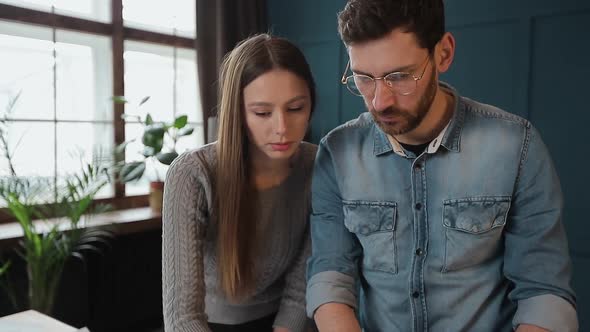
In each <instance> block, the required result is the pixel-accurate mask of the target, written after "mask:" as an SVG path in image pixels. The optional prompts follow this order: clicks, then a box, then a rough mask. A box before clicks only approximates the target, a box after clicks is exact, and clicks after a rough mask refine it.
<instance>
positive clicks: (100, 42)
mask: <svg viewBox="0 0 590 332" xmlns="http://www.w3.org/2000/svg"><path fill="white" fill-rule="evenodd" d="M51 35H52V33H51V29H45V28H38V27H32V26H27V25H23V24H14V23H0V72H1V73H2V75H0V105H6V103H7V102H8V100H9V99H10V98H13V97H15V96H16V95H19V93H20V95H19V98H18V102H17V103H16V104H15V108H14V110H13V112H12V113H11V115H10V117H11V118H14V119H43V120H52V119H54V107H53V100H54V95H53V94H54V88H53V85H54V79H53V78H54V71H53V64H54V59H53V50H54V48H55V49H56V55H57V67H56V68H57V76H56V85H57V118H58V119H60V120H64V119H67V120H103V121H110V120H111V119H112V114H113V111H112V102H111V101H110V96H111V95H112V75H111V72H112V69H111V68H112V64H111V63H112V61H111V54H110V40H109V38H107V37H101V36H94V35H88V34H81V33H74V32H66V31H61V30H58V31H57V32H56V39H57V41H58V42H57V43H56V44H55V46H54V44H53V42H52V41H51V39H52V36H51Z"/></svg>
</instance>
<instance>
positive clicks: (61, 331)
mask: <svg viewBox="0 0 590 332" xmlns="http://www.w3.org/2000/svg"><path fill="white" fill-rule="evenodd" d="M0 331H2V332H76V331H79V330H78V329H77V328H75V327H72V326H69V325H66V324H64V323H62V322H60V321H58V320H55V319H53V318H51V317H49V316H46V315H44V314H42V313H39V312H37V311H35V310H28V311H23V312H19V313H16V314H14V315H9V316H4V317H0ZM86 331H87V330H86Z"/></svg>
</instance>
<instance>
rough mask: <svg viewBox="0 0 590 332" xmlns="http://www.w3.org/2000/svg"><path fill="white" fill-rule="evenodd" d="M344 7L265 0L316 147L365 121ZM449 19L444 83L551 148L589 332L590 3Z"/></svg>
mask: <svg viewBox="0 0 590 332" xmlns="http://www.w3.org/2000/svg"><path fill="white" fill-rule="evenodd" d="M345 3H346V1H345V0H322V1H315V0H314V1H312V0H299V1H291V0H268V6H269V15H270V17H269V21H270V24H271V30H272V31H274V32H275V33H277V34H279V35H282V36H285V37H287V38H290V39H292V40H293V41H295V42H296V43H297V44H298V45H299V46H300V47H301V48H302V49H303V50H304V52H305V54H306V56H307V57H308V60H309V62H310V64H311V66H312V70H313V72H314V75H315V78H316V81H317V84H318V98H319V103H318V108H317V110H316V114H315V115H314V118H313V121H312V139H313V141H315V142H317V141H318V140H319V138H321V137H322V136H323V135H325V134H326V133H327V132H328V131H329V130H330V129H332V128H334V127H335V126H337V125H338V124H340V123H343V122H344V121H346V120H349V119H352V118H355V117H356V116H357V115H358V114H359V113H361V112H363V111H364V106H363V104H362V102H361V99H360V98H358V97H354V96H352V95H350V94H349V93H348V92H347V91H346V89H345V88H343V87H342V86H341V84H340V83H339V82H340V76H341V75H342V70H343V69H344V67H345V65H346V61H347V57H346V51H345V49H344V48H343V46H342V44H341V42H340V40H339V38H338V33H337V29H336V14H337V12H338V11H339V10H340V9H341V8H342V7H343V6H344V4H345ZM446 11H447V13H446V14H447V27H448V30H449V31H451V32H452V33H453V34H454V35H455V37H456V40H457V51H456V56H455V61H454V64H453V66H452V68H451V70H450V71H449V72H448V73H447V74H445V75H444V76H443V78H442V79H443V80H445V81H447V82H449V83H451V84H452V85H453V86H455V87H456V88H457V89H458V90H459V91H460V92H461V93H462V94H463V95H465V96H468V97H472V98H474V99H477V100H480V101H483V102H486V103H490V104H494V105H496V106H499V107H501V108H504V109H505V110H507V111H509V112H512V113H515V114H518V115H521V116H523V117H525V118H527V119H529V120H531V122H532V123H533V124H534V125H535V126H536V127H537V128H538V129H539V130H540V132H541V134H542V135H543V138H544V140H545V142H546V143H547V145H548V146H549V149H550V151H551V154H552V156H553V159H554V161H555V164H556V167H557V171H558V173H559V175H560V178H561V183H562V187H563V190H564V195H565V199H566V203H565V216H564V222H565V225H566V229H567V233H568V237H569V241H570V251H571V254H572V258H573V262H574V280H573V286H574V288H575V290H576V292H577V294H578V314H579V317H580V322H581V331H590V283H589V282H588V281H590V221H589V219H590V194H589V191H590V172H588V170H587V168H588V161H589V159H590V157H589V154H590V145H588V143H587V141H588V138H586V137H585V133H586V130H589V128H588V124H590V107H589V106H588V105H589V103H588V97H589V96H590V92H589V91H588V90H590V83H589V79H590V36H589V35H590V1H587V0H585V1H583V0H559V1H555V0H521V1H508V0H477V1H473V0H447V1H446ZM589 132H590V130H589ZM587 222H588V223H589V224H588V225H587V224H586V223H587ZM539 264H543V262H539Z"/></svg>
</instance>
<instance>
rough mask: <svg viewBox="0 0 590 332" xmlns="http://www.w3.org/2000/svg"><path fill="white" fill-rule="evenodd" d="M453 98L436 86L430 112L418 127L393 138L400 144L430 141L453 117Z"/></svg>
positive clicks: (448, 92)
mask: <svg viewBox="0 0 590 332" xmlns="http://www.w3.org/2000/svg"><path fill="white" fill-rule="evenodd" d="M454 108H455V98H454V96H453V94H452V93H451V92H450V91H448V90H447V89H445V88H442V87H441V86H438V89H437V92H436V95H435V97H434V100H433V102H432V105H431V106H430V110H428V113H427V114H426V116H425V117H424V119H423V120H422V122H421V123H420V125H419V126H418V127H417V128H416V129H414V130H412V131H410V132H409V133H406V134H403V135H396V136H394V137H395V139H396V140H397V141H398V142H400V143H405V144H410V145H420V144H424V143H428V142H430V141H432V140H433V139H434V138H435V137H436V136H438V134H439V133H440V132H441V131H442V130H443V129H444V128H445V126H446V125H447V124H448V123H449V121H450V119H451V117H452V116H453V112H454Z"/></svg>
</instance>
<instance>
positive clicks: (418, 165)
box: [414, 163, 422, 170]
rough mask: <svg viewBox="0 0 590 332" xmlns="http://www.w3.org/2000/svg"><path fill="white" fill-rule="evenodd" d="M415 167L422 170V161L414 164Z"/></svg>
mask: <svg viewBox="0 0 590 332" xmlns="http://www.w3.org/2000/svg"><path fill="white" fill-rule="evenodd" d="M414 168H415V169H417V170H420V169H421V168H422V164H420V163H417V164H414Z"/></svg>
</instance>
